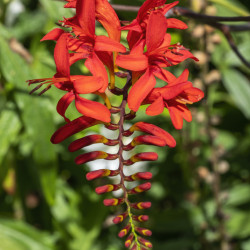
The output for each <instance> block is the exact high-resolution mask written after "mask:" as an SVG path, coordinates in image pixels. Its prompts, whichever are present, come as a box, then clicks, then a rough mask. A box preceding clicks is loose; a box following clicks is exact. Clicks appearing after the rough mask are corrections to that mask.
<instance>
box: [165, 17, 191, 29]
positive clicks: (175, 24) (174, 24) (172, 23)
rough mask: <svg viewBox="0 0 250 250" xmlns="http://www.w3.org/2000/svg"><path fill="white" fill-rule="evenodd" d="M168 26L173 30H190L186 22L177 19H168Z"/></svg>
mask: <svg viewBox="0 0 250 250" xmlns="http://www.w3.org/2000/svg"><path fill="white" fill-rule="evenodd" d="M167 24H168V28H173V29H181V30H184V29H187V28H188V26H187V25H186V24H185V23H184V22H182V21H180V20H178V19H175V18H168V19H167Z"/></svg>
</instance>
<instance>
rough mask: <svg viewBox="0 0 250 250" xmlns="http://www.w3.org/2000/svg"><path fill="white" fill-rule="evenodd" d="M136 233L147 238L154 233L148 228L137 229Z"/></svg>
mask: <svg viewBox="0 0 250 250" xmlns="http://www.w3.org/2000/svg"><path fill="white" fill-rule="evenodd" d="M135 230H136V232H138V233H139V234H141V235H145V236H151V235H152V232H151V231H150V230H148V229H146V228H142V227H135Z"/></svg>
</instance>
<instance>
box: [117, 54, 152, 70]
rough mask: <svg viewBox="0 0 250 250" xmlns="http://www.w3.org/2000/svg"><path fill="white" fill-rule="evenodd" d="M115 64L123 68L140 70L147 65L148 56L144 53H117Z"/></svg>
mask: <svg viewBox="0 0 250 250" xmlns="http://www.w3.org/2000/svg"><path fill="white" fill-rule="evenodd" d="M116 64H117V65H118V66H119V67H122V68H124V69H129V70H133V71H141V70H145V69H146V68H147V67H148V57H147V56H145V55H144V54H141V55H136V54H129V55H118V56H117V58H116Z"/></svg>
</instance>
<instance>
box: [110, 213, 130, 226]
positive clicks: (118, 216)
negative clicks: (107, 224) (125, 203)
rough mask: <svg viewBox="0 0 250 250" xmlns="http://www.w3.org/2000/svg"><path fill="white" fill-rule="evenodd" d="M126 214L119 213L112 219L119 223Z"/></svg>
mask: <svg viewBox="0 0 250 250" xmlns="http://www.w3.org/2000/svg"><path fill="white" fill-rule="evenodd" d="M127 216H128V213H123V214H120V215H117V216H116V217H115V218H114V219H113V222H114V224H119V223H121V222H123V220H124V219H125V218H126V217H127Z"/></svg>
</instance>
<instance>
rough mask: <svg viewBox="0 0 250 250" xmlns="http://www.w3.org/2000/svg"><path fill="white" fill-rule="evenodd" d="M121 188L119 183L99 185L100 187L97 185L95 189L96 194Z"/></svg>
mask: <svg viewBox="0 0 250 250" xmlns="http://www.w3.org/2000/svg"><path fill="white" fill-rule="evenodd" d="M120 188H121V185H111V184H109V185H104V186H100V187H97V188H96V189H95V191H96V193H97V194H104V193H108V192H111V191H116V190H118V189H120Z"/></svg>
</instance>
